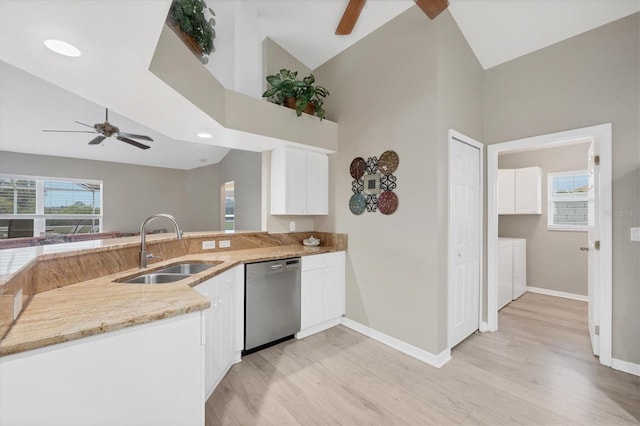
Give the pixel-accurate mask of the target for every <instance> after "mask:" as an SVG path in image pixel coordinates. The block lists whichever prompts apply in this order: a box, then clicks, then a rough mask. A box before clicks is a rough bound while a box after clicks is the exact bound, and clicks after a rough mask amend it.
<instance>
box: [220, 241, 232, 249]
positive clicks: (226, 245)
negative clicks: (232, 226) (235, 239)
mask: <svg viewBox="0 0 640 426" xmlns="http://www.w3.org/2000/svg"><path fill="white" fill-rule="evenodd" d="M218 245H219V246H220V248H229V247H231V241H230V240H220V241H219V242H218Z"/></svg>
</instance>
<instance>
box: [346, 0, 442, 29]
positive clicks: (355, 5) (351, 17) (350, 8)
mask: <svg viewBox="0 0 640 426" xmlns="http://www.w3.org/2000/svg"><path fill="white" fill-rule="evenodd" d="M445 1H446V0H445ZM366 2H367V0H349V4H347V7H346V9H345V10H344V13H343V14H342V19H340V23H339V24H338V28H336V35H348V34H351V31H353V27H354V26H355V25H356V21H357V20H358V17H359V16H360V12H362V8H363V7H364V4H365V3H366Z"/></svg>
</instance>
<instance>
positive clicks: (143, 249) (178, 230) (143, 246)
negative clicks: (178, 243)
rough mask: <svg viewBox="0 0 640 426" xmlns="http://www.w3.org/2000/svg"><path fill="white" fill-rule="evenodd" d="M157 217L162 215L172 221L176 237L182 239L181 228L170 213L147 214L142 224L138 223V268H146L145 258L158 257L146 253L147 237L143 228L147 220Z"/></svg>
mask: <svg viewBox="0 0 640 426" xmlns="http://www.w3.org/2000/svg"><path fill="white" fill-rule="evenodd" d="M159 217H164V218H166V219H169V220H170V221H171V222H173V225H174V226H175V227H176V236H177V237H178V239H179V240H181V239H182V228H180V224H179V223H178V221H177V220H176V218H175V217H173V216H171V215H170V214H166V213H158V214H154V215H153V216H149V217H148V218H146V219H145V220H144V222H142V225H140V268H146V267H147V260H148V259H156V258H158V256H154V255H153V254H151V253H148V254H147V240H146V238H147V237H146V234H145V228H146V227H147V223H149V222H151V221H153V220H154V219H157V218H159Z"/></svg>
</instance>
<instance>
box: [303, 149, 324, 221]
mask: <svg viewBox="0 0 640 426" xmlns="http://www.w3.org/2000/svg"><path fill="white" fill-rule="evenodd" d="M307 214H311V215H323V214H329V157H328V156H327V155H326V154H319V153H316V152H308V153H307Z"/></svg>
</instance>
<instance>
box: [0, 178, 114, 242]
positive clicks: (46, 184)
mask: <svg viewBox="0 0 640 426" xmlns="http://www.w3.org/2000/svg"><path fill="white" fill-rule="evenodd" d="M101 206H102V182H99V181H79V180H63V179H41V178H31V179H29V178H23V177H14V176H1V177H0V238H18V237H29V236H30V237H47V238H50V237H55V236H64V235H67V234H80V233H95V232H100V231H101V222H102V208H101Z"/></svg>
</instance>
